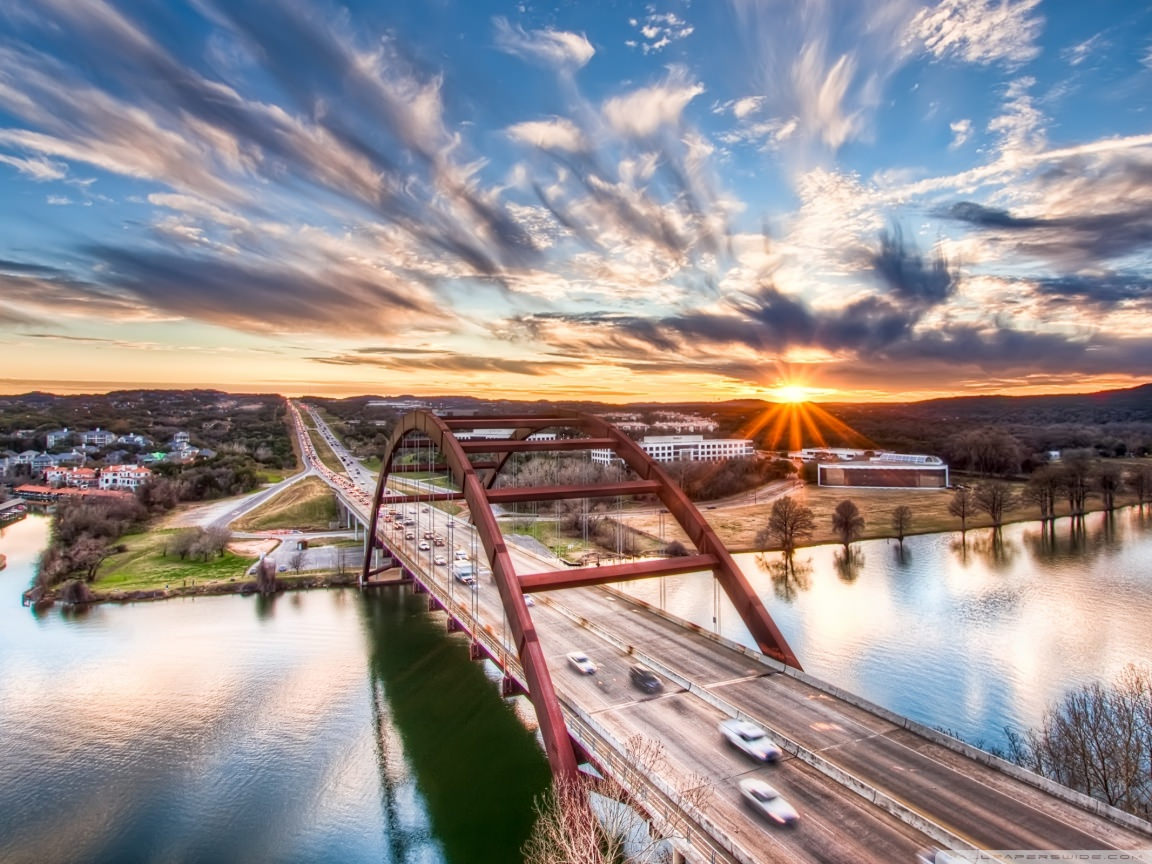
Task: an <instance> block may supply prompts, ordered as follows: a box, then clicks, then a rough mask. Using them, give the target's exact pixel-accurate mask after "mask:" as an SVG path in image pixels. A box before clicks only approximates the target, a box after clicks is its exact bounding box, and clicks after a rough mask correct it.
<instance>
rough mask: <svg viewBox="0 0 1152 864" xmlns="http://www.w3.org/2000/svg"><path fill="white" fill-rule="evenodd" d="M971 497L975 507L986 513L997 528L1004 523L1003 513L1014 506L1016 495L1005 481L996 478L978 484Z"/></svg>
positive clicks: (1009, 510)
mask: <svg viewBox="0 0 1152 864" xmlns="http://www.w3.org/2000/svg"><path fill="white" fill-rule="evenodd" d="M972 498H973V502H974V503H975V505H976V508H977V509H979V510H983V511H984V512H985V513H987V514H988V518H990V519H991V520H992V524H993V525H994V526H995V527H997V528H999V527H1000V526H1001V525H1003V524H1004V514H1005V513H1009V512H1011V511H1012V510H1014V509H1015V508H1016V496H1015V495H1013V494H1012V490H1011V489H1010V488H1009V487H1008V485H1007V484H1006V483H1001V482H999V481H996V480H991V481H989V482H987V483H981V484H979V485H978V486H977V487H976V489H975V491H974V492H973V494H972Z"/></svg>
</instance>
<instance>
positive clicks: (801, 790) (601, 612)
mask: <svg viewBox="0 0 1152 864" xmlns="http://www.w3.org/2000/svg"><path fill="white" fill-rule="evenodd" d="M313 417H314V419H315V421H316V424H317V426H318V428H320V429H321V430H322V432H323V434H324V435H325V438H326V440H327V441H328V442H329V445H330V446H331V447H332V448H333V451H334V452H336V453H337V455H338V456H339V457H341V459H342V460H352V457H351V456H350V455H349V454H347V453H346V451H344V448H343V447H342V446H341V445H340V443H339V442H338V441H337V440H336V439H335V437H334V436H332V435H331V432H330V430H328V429H327V428H326V427H325V426H323V424H322V421H320V420H319V418H316V417H315V415H313ZM352 461H354V460H352ZM344 464H346V465H347V464H349V462H348V461H344ZM365 473H366V472H360V473H359V474H358V475H357V476H356V480H357V481H359V482H354V481H346V482H348V483H351V486H352V487H353V488H352V490H351V491H350V495H351V497H352V500H353V503H354V504H355V503H359V502H360V501H361V500H363V501H364V503H363V505H361V506H363V508H364V511H365V513H366V511H367V508H368V506H369V505H370V501H371V499H370V494H369V493H368V492H367V484H369V483H371V482H372V479H371V475H367V476H365ZM322 476H323V473H322ZM325 479H328V478H327V477H326V478H325ZM330 482H332V481H331V480H330ZM336 482H337V483H340V481H339V480H338V481H336ZM361 496H362V497H361ZM405 510H406V511H407V512H406V513H405V515H406V516H409V517H410V518H413V519H414V521H415V522H416V525H415V526H414V528H415V532H414V533H415V535H416V539H415V540H413V541H405V540H403V539H402V537H403V533H404V532H402V531H395V530H394V529H392V528H391V527H390V524H389V523H384V526H383V531H382V534H383V535H384V536H385V538H386V540H387V543H388V545H389V546H390V547H391V548H393V549H395V550H396V551H398V552H400V553H401V554H403V555H405V556H406V557H409V558H410V560H411V562H412V563H413V564H416V565H418V566H419V567H420V569H421V570H422V571H424V572H425V573H427V574H431V575H432V578H434V579H436V580H437V581H438V582H440V583H441V584H443V585H445V586H446V588H447V590H448V591H450V592H452V593H453V595H454V596H456V597H459V596H460V594H461V592H463V593H464V596H466V597H468V598H469V605H472V606H473V608H474V609H475V612H476V614H477V615H478V617H479V620H481V621H482V622H487V623H488V624H489V626H491V627H493V628H494V629H495V631H496V632H497V633H498V634H499V633H501V632H502V630H503V628H504V624H503V609H502V607H501V604H500V601H499V596H498V593H497V590H496V587H495V585H494V584H492V580H491V577H490V576H487V577H485V578H481V580H480V584H479V585H478V586H477V588H476V590H475V592H474V597H475V601H474V603H472V602H471V600H472V597H471V596H469V595H472V594H473V592H472V590H471V589H468V588H467V587H466V586H463V585H459V584H455V583H453V582H452V581H451V580H450V579H449V577H448V574H447V572H446V571H447V567H436V566H435V565H433V564H432V557H431V556H432V554H433V552H434V551H438V550H435V549H430V550H428V551H426V552H421V551H420V550H418V549H417V548H416V545H415V544H418V543H419V542H420V539H421V538H422V536H423V533H424V532H425V531H433V532H437V533H441V534H442V535H444V536H445V537H449V536H451V538H452V541H453V543H454V545H455V546H458V547H461V548H465V549H466V550H467V551H468V552H469V553H470V554H471V553H472V552H474V551H475V550H476V549H477V548H478V544H476V540H475V535H474V532H472V530H471V528H470V526H469V525H468V524H467V523H465V522H463V521H462V520H458V519H450V518H449V517H448V516H447V515H446V514H445V513H443V512H442V511H439V510H437V509H436V508H434V507H431V506H429V505H412V504H408V505H405ZM413 511H414V512H413ZM449 525H451V526H452V528H451V530H450V529H449V527H448V526H449ZM509 547H510V549H511V550H512V555H513V561H514V564H515V566H516V569H517V572H520V573H527V572H537V571H540V570H543V569H550V568H551V569H560V568H562V567H563V566H564V565H563V564H562V563H561V562H559V561H558V560H555V559H553V560H547V559H544V558H541V557H539V556H537V555H535V554H530V553H528V552H527V551H525V550H522V549H519V548H518V547H515V546H513V545H511V544H509ZM453 551H454V550H452V549H449V550H448V552H449V555H448V557H449V559H451V557H452V552H453ZM420 565H422V566H420ZM531 611H532V617H533V621H534V623H535V624H536V626H537V630H538V632H539V633H540V635H541V640H542V643H543V645H544V648H545V651H546V654H547V659H548V665H549V669H550V672H551V674H552V677H553V681H554V684H555V686H556V688H557V691H558V693H560V694H561V696H562V697H566V698H570V699H572V700H573V701H574V702H575V703H577V704H579V705H580V706H581V709H582V710H583V711H585V712H587V713H588V714H589V715H591V716H592V717H594V718H595V720H596V721H597V722H598V723H600V724H602V725H603V726H604V727H605V728H607V729H609V730H610V731H611V732H612V733H613V734H614V736H615V737H616V738H617V739H618V740H627V739H628V738H629V737H630V736H632V735H635V734H642V735H645V736H648V737H650V738H653V739H655V740H657V741H661V742H662V743H663V745H664V748H665V750H666V753H667V756H668V766H667V772H666V773H667V775H668V776H669V777H670V778H677V779H678V780H679V782H680V783H681V785H689V784H691V783H694V782H696V781H695V780H694V779H693V775H700V776H702V777H703V778H704V780H705V782H707V783H708V784H709V785H710V787H711V789H712V792H711V794H710V803H709V805H708V808H707V809H708V815H709V817H710V818H712V819H713V820H714V822H716V824H718V825H720V826H722V827H723V829H724V831H725V832H726V833H727V834H728V835H729V836H730V837H732V838H733V839H734V840H735V841H737V842H738V843H739V844H740V845H741V846H742V847H744V848H745V849H749V850H751V851H752V855H753V856H754V858H753V860H762V861H774V860H785V861H829V862H832V861H835V862H841V861H913V860H914V859H915V855H916V853H917V851H918V850H922V849H924V848H927V847H930V846H933V845H939V837H940V833H939V832H942V833H943V834H944V835H945V836H948V835H950V837H951V838H954V839H955V840H956V843H955V844H954V845H957V846H970V847H975V848H985V849H1110V848H1119V849H1136V848H1147V847H1149V846H1150V845H1152V838H1150V837H1149V836H1146V835H1142V834H1140V833H1137V832H1136V831H1134V830H1129V829H1127V828H1123V827H1120V826H1118V825H1116V824H1114V823H1112V822H1110V821H1107V820H1105V819H1103V818H1101V817H1098V816H1095V815H1092V814H1090V813H1088V812H1086V811H1084V810H1082V809H1080V808H1078V807H1076V806H1074V805H1072V804H1068V803H1065V802H1063V801H1061V800H1059V799H1057V798H1055V797H1053V796H1050V795H1048V794H1046V793H1043V792H1041V791H1039V790H1038V789H1035V788H1033V787H1030V786H1027V785H1026V784H1024V783H1021V782H1020V781H1018V780H1015V779H1014V778H1011V777H1008V776H1007V775H1005V774H1003V773H1001V772H997V771H995V770H994V769H991V768H986V767H984V766H981V765H979V764H977V763H975V762H974V761H972V760H968V759H964V758H963V757H961V756H959V755H958V754H956V753H954V752H952V751H950V750H947V749H946V748H944V747H942V746H940V745H938V744H935V743H933V742H931V741H929V740H927V739H925V738H921V737H919V736H917V735H914V734H912V733H911V732H908V731H907V730H904V729H902V728H900V727H899V726H897V725H896V724H894V723H892V722H890V721H889V720H886V719H884V718H882V717H880V716H877V715H875V714H873V713H871V712H868V711H865V710H862V709H860V708H857V707H854V706H852V705H850V704H848V703H846V702H844V701H842V700H839V699H836V698H834V697H832V696H830V695H828V694H827V693H826V692H824V691H823V690H821V689H818V688H817V687H814V686H812V685H811V684H808V683H806V682H804V681H800V680H797V679H796V678H795V677H792V676H788V675H784V674H780V673H779V672H778V671H776V670H775V669H773V668H771V667H769V666H766V665H763V664H761V663H758V662H756V661H754V660H752V659H750V658H749V657H747V656H745V655H743V654H740V653H738V652H736V651H733V650H731V649H730V648H727V647H725V646H723V645H721V644H719V643H717V642H715V641H713V640H711V639H709V638H707V637H706V636H704V635H701V634H699V633H695V632H693V631H691V630H688V629H685V628H682V627H680V626H678V625H677V624H675V623H672V622H670V621H667V620H665V619H663V618H661V617H660V616H659V615H657V614H655V613H653V612H651V611H648V610H645V609H643V608H641V607H640V606H638V605H637V604H633V603H631V602H628V601H626V600H625V599H623V598H620V597H618V596H616V595H614V594H612V593H610V592H608V591H605V590H603V589H598V588H579V589H566V590H563V591H556V592H550V593H549V594H547V595H540V596H539V597H538V602H537V603H536V605H535V606H534V607H533V608H532V610H531ZM582 620H583V621H586V622H594V623H595V626H594V627H590V626H582V625H581V623H580V622H581V621H582ZM629 646H632V651H633V655H632V656H630V655H629V653H628V652H627V649H628V647H629ZM576 649H579V650H582V651H585V652H586V653H587V654H588V655H589V656H590V657H592V659H593V660H594V661H595V662H596V663H597V664H598V665H599V667H600V668H599V670H598V672H597V674H596V675H594V676H588V677H585V676H582V675H579V674H578V673H577V672H576V671H575V670H574V669H573V668H572V667H571V666H570V665H569V664H568V662H567V659H566V656H565V655H566V654H567V653H569V652H570V651H573V650H576ZM636 654H639V655H641V656H644V657H647V658H651V659H652V660H653V664H652V665H657V666H658V667H659V668H661V669H663V670H666V671H667V672H668V673H669V674H670V675H672V676H674V677H675V679H677V681H679V682H680V683H676V681H673V680H671V679H670V678H667V677H665V680H664V684H665V689H664V692H663V694H660V695H656V696H645V695H643V694H641V693H640V691H638V690H636V689H634V688H633V687H632V686H631V684H630V681H629V677H628V667H629V666H630V665H631V664H632V663H634V662H635V655H636ZM684 684H687V686H690V687H691V688H692V691H693V692H691V693H689V692H686V690H685V689H684ZM735 712H740V713H742V714H744V715H746V716H749V717H751V718H753V719H754V720H755V721H756V722H758V723H760V725H762V726H764V727H765V728H768V729H770V730H772V731H773V732H776V733H779V734H780V735H781V736H783V737H786V738H787V739H790V740H791V741H794V742H796V744H798V745H799V746H800V747H802V748H804V749H805V750H806V751H808V752H810V753H813V754H816V755H817V756H818V757H819V758H820V759H823V760H827V762H828V763H829V764H830V765H832V766H834V768H835V769H837V770H840V771H844V772H847V773H848V774H850V775H852V776H853V777H855V778H858V779H860V780H861V781H863V783H864V784H867V785H868V786H870V787H872V788H874V789H876V790H879V791H880V792H881V793H884V794H886V795H887V796H889V797H890V798H891V799H893V800H894V801H895V802H897V803H898V804H900V805H902V806H903V807H904V809H905V810H906V811H907V812H910V813H912V814H914V815H915V816H919V817H922V818H923V819H925V820H927V821H928V823H929V825H930V828H931V830H933V831H934V832H935V831H937V829H938V832H937V833H936V838H937V839H935V840H934V839H931V838H930V837H929V836H927V835H925V834H922V833H920V832H918V831H915V830H913V829H912V828H910V827H909V826H908V825H907V824H905V822H903V821H901V820H899V819H897V818H896V817H895V816H892V815H890V814H889V813H887V812H885V811H884V810H882V809H881V808H880V807H877V806H875V805H873V804H870V803H868V802H867V801H866V800H865V798H863V797H861V796H860V795H858V794H857V793H856V792H853V791H851V790H850V789H849V788H848V787H847V786H845V785H842V784H841V783H838V782H835V781H834V780H832V779H830V778H829V777H828V776H826V775H825V773H821V772H819V771H817V770H815V769H814V768H813V767H812V765H811V764H808V762H807V761H805V760H802V759H800V758H794V757H787V756H786V758H784V759H783V760H782V761H781V762H780V763H778V764H776V765H770V766H759V765H758V764H756V763H753V762H751V761H750V760H748V759H747V757H745V756H744V755H743V754H741V753H738V752H736V751H734V750H730V749H729V748H727V747H726V745H725V744H724V743H722V739H721V738H720V735H719V733H718V732H717V731H716V724H717V723H718V722H719V721H720V720H722V719H724V718H725V717H727V716H730V714H732V713H735ZM745 776H757V777H762V778H764V779H767V780H769V782H771V783H772V784H773V785H775V786H776V787H777V788H778V789H779V790H780V792H781V793H782V795H783V796H784V797H785V798H787V799H788V800H789V801H791V803H792V804H793V805H794V806H795V807H796V808H797V809H798V810H799V811H800V814H801V818H800V823H799V825H798V826H797V827H796V828H794V829H791V830H785V829H774V828H772V827H770V826H768V825H767V824H766V823H765V822H763V821H762V820H761V819H760V818H759V817H758V816H757V815H756V814H753V813H751V812H750V811H749V810H748V809H747V808H745V807H744V806H743V804H742V802H741V800H740V798H739V794H738V791H737V788H736V783H737V781H738V780H739V779H741V778H743V777H745Z"/></svg>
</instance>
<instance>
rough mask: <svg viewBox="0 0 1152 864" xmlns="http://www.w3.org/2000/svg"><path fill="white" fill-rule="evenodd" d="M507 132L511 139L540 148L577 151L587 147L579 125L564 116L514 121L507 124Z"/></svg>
mask: <svg viewBox="0 0 1152 864" xmlns="http://www.w3.org/2000/svg"><path fill="white" fill-rule="evenodd" d="M507 132H508V137H510V138H511V139H512V140H513V141H518V142H520V143H522V144H531V145H532V146H534V147H539V148H540V149H541V150H568V151H571V152H574V153H578V152H580V151H582V150H586V149H588V141H587V139H586V138H585V137H584V133H583V132H581V130H580V127H578V126H577V125H576V124H575V123H573V122H572V121H571V120H568V119H567V118H564V117H554V118H552V119H551V120H529V121H527V122H524V123H516V124H514V125H512V126H509V127H508V129H507Z"/></svg>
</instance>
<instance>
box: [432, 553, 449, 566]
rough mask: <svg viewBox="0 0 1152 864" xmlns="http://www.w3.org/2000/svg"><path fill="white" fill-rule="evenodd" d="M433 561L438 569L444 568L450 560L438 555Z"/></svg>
mask: <svg viewBox="0 0 1152 864" xmlns="http://www.w3.org/2000/svg"><path fill="white" fill-rule="evenodd" d="M433 560H434V562H435V564H436V566H437V567H443V566H444V565H445V564H447V563H448V559H447V558H445V557H444V556H443V555H437V556H436V557H435V559H433Z"/></svg>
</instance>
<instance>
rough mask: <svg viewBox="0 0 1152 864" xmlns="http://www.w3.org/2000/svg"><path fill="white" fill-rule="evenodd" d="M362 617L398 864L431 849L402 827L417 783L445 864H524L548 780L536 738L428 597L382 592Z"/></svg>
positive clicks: (383, 791) (391, 844) (383, 790)
mask: <svg viewBox="0 0 1152 864" xmlns="http://www.w3.org/2000/svg"><path fill="white" fill-rule="evenodd" d="M363 614H364V621H365V631H366V634H367V636H368V639H369V646H368V648H369V663H370V665H369V669H370V672H371V676H372V679H371V682H370V686H371V688H372V701H373V715H374V716H373V719H374V722H375V723H376V728H377V736H376V742H377V743H376V748H377V754H376V755H377V760H378V763H379V766H378V767H379V775H380V799H381V808H382V811H383V816H384V820H385V825H384V826H383V829H384V831H385V832H386V834H387V839H386V845H387V846H388V848H389V851H390V853H391V856H390V857H391V860H393V861H397V862H404V861H410V860H416V858H417V857H420V856H419V852H418V847H419V846H422V845H426V843H427V837H424V836H414V835H413V833H412V830H413V829H411V828H408V829H405V828H404V827H402V826H401V825H400V824H399V823H400V822H401V821H403V820H402V819H401V818H400V817H401V813H400V811H401V810H402V809H403V807H404V806H405V802H404V800H403V790H401V789H400V788H399V787H400V784H401V783H402V782H404V781H405V779H406V776H407V775H410V776H411V777H412V778H414V780H415V784H416V787H417V788H418V789H419V793H420V796H421V797H422V798H423V805H424V810H425V812H426V813H427V819H428V822H429V825H430V829H431V833H432V834H433V835H434V837H435V838H436V840H437V841H438V842H439V845H440V847H441V849H442V850H443V852H444V860H445V861H447V862H449V864H473V862H475V864H487V862H492V864H496V862H499V864H508V862H516V861H520V860H521V856H520V847H521V846H522V845H523V843H524V840H525V839H526V838H527V836H528V833H529V832H530V830H531V827H532V823H533V821H534V812H533V800H534V798H535V796H536V795H538V794H540V793H541V792H543V791H544V790H545V789H546V788H547V786H548V783H549V779H550V773H549V769H548V762H547V760H546V758H545V756H544V752H543V750H542V749H541V748H540V747H539V745H538V744H537V743H536V739H535V736H534V734H533V733H532V732H530V731H529V730H528V729H527V728H526V727H525V726H524V725H523V724H522V723H521V721H520V720H519V718H518V717H517V716H516V713H515V711H514V709H513V707H512V706H511V705H510V704H508V703H507V702H505V701H504V699H503V698H502V697H501V696H500V693H499V690H498V685H497V684H495V683H494V682H492V681H491V680H490V679H489V678H488V677H487V676H486V675H485V674H484V668H483V666H482V665H481V664H480V663H477V662H474V661H473V660H471V659H470V658H469V652H468V642H467V640H466V639H464V638H462V637H460V636H450V635H449V634H448V633H447V632H446V628H445V623H444V618H443V616H441V615H436V614H431V613H429V612H428V611H427V595H415V594H412V593H411V591H410V590H409V589H408V588H407V587H397V588H386V589H382V590H379V591H376V592H373V593H370V594H367V595H365V596H364V598H363ZM397 750H401V751H402V752H396V751H397ZM420 833H421V834H422V831H421V832H420ZM414 853H415V855H416V857H413V856H414ZM420 860H424V859H423V858H420Z"/></svg>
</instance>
